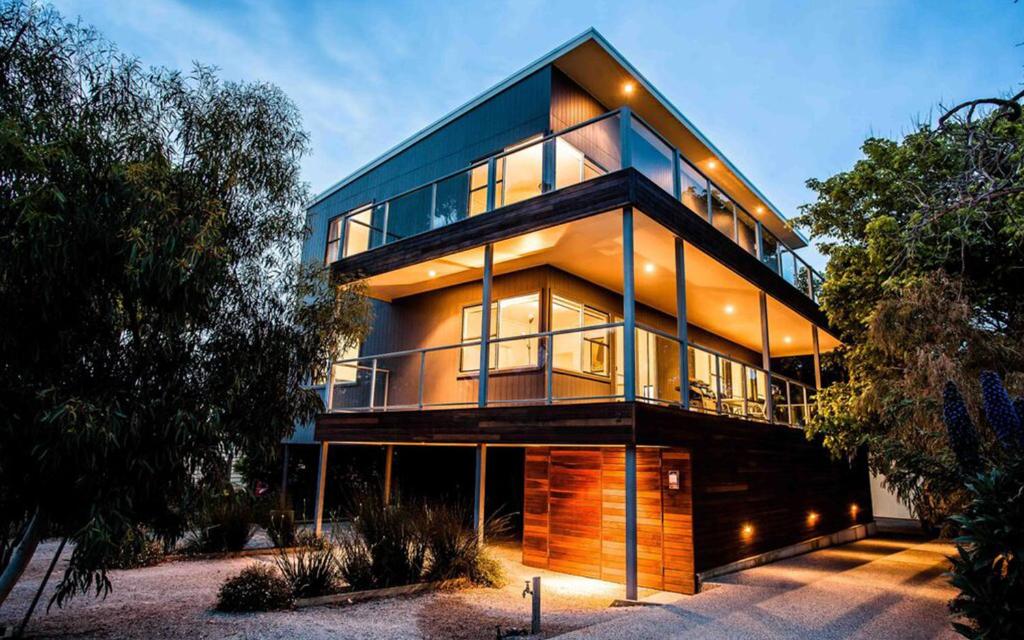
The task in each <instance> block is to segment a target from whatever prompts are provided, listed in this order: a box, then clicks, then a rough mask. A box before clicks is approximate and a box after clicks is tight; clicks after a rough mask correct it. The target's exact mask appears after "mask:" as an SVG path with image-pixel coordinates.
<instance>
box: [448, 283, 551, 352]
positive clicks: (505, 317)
mask: <svg viewBox="0 0 1024 640" xmlns="http://www.w3.org/2000/svg"><path fill="white" fill-rule="evenodd" d="M482 309H483V307H482V306H481V305H474V306H472V307H466V308H465V309H463V310H462V341H463V342H471V341H474V340H479V339H480V322H481V317H480V315H481V311H482ZM539 309H540V294H538V293H531V294H528V295H525V296H516V297H515V298H505V299H504V300H498V301H497V302H492V303H491V331H490V334H491V335H490V338H492V339H494V338H515V337H516V336H528V335H532V334H535V333H537V315H538V310H539ZM488 365H489V368H490V369H492V370H497V369H516V368H520V367H530V366H536V365H537V338H535V337H533V338H523V339H522V340H507V341H503V342H498V343H492V344H491V345H490V354H489V363H488ZM459 369H460V371H478V370H479V369H480V347H479V345H474V346H470V347H462V354H461V363H460V367H459Z"/></svg>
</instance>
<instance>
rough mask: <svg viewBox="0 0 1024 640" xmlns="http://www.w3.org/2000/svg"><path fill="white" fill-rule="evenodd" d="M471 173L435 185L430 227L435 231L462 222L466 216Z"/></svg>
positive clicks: (485, 186)
mask: <svg viewBox="0 0 1024 640" xmlns="http://www.w3.org/2000/svg"><path fill="white" fill-rule="evenodd" d="M486 173H487V167H486V165H484V174H485V175H484V195H483V197H484V198H486V197H487V184H486V183H487V175H486ZM471 175H472V172H471V171H470V172H466V171H463V172H462V173H457V174H455V175H454V176H452V177H450V178H446V179H444V180H442V181H440V182H438V183H437V190H436V192H435V194H434V198H435V202H434V215H433V218H432V219H431V221H430V227H431V228H432V229H437V228H439V227H443V226H445V225H449V224H451V223H453V222H457V221H459V220H462V219H463V218H465V217H466V215H467V214H468V211H469V209H468V205H469V197H470V194H471V191H470V189H469V184H470V176H471Z"/></svg>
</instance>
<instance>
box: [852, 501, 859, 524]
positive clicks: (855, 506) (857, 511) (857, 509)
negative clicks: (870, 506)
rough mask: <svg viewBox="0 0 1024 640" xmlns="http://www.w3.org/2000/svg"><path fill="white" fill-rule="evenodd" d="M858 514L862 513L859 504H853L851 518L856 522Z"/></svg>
mask: <svg viewBox="0 0 1024 640" xmlns="http://www.w3.org/2000/svg"><path fill="white" fill-rule="evenodd" d="M858 513H860V507H858V506H857V503H856V502H854V503H853V504H851V505H850V517H851V518H853V519H854V520H856V519H857V514H858Z"/></svg>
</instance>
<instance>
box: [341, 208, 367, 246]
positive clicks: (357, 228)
mask: <svg viewBox="0 0 1024 640" xmlns="http://www.w3.org/2000/svg"><path fill="white" fill-rule="evenodd" d="M372 222H373V209H372V208H370V207H367V208H365V209H362V210H361V211H357V212H356V213H353V214H351V215H349V216H348V217H347V218H345V254H344V255H345V257H348V256H352V255H355V254H357V253H362V252H363V251H366V250H367V249H369V248H370V232H371V229H372V227H371V223H372Z"/></svg>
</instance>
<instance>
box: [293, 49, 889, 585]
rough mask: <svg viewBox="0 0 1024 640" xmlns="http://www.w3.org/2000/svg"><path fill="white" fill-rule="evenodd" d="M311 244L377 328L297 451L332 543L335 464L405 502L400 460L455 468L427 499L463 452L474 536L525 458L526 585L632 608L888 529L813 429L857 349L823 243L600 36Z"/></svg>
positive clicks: (426, 145) (374, 171)
mask: <svg viewBox="0 0 1024 640" xmlns="http://www.w3.org/2000/svg"><path fill="white" fill-rule="evenodd" d="M685 67H686V62H685V61H680V68H681V69H685ZM687 73H688V74H689V73H690V72H689V71H687ZM691 78H692V82H693V86H692V90H693V91H701V90H702V89H701V86H702V85H706V84H707V83H709V82H712V81H713V77H711V76H709V75H708V74H692V75H691ZM751 117H756V114H751ZM765 153H770V150H765ZM309 224H310V225H311V228H312V234H311V236H310V237H309V239H308V240H307V242H306V244H305V247H304V256H303V257H304V259H305V260H307V261H314V262H321V263H323V264H324V265H326V267H328V268H330V269H331V270H333V272H334V274H336V275H337V276H338V277H352V276H356V277H358V278H359V279H361V280H362V281H364V282H365V283H366V285H367V287H368V291H369V295H370V296H371V297H372V298H373V300H374V309H375V319H374V326H373V330H372V334H371V335H370V337H369V338H368V339H367V340H366V341H365V342H364V343H363V344H361V345H359V348H358V350H352V351H351V352H350V353H347V354H345V356H344V357H343V359H342V360H340V361H336V362H333V363H330V364H329V366H328V374H327V381H326V383H325V384H324V385H323V393H324V398H325V402H326V411H325V412H324V413H323V414H322V415H320V416H319V417H317V419H316V421H315V425H312V426H310V427H308V428H306V429H304V430H302V429H300V430H299V432H297V434H296V436H295V438H296V439H295V440H294V442H301V441H303V440H305V441H306V442H312V443H315V444H317V445H319V446H320V457H319V460H320V464H319V476H318V478H319V479H318V487H317V510H316V523H317V527H318V528H319V526H320V523H321V521H322V519H323V512H324V508H323V502H324V493H325V491H327V490H332V491H338V490H344V488H343V487H342V488H338V487H329V486H326V485H327V477H328V475H327V472H326V467H327V461H328V453H329V451H331V450H335V449H343V448H350V447H364V448H365V447H367V446H372V447H376V448H377V449H376V450H378V451H381V452H383V453H382V458H383V460H382V464H381V468H382V469H383V471H382V473H383V475H384V485H385V492H388V493H390V492H391V491H392V487H391V485H392V466H393V464H392V461H393V459H394V456H395V455H396V451H400V450H403V449H410V450H411V449H412V448H417V447H418V449H416V451H417V455H419V456H420V460H421V463H422V461H423V460H429V459H430V457H431V456H432V455H434V456H437V457H436V460H438V463H437V464H436V465H434V466H433V467H432V468H431V466H430V465H429V464H428V465H426V466H423V465H422V464H421V467H420V470H419V472H418V473H419V474H420V475H429V476H431V478H430V480H431V481H433V482H437V481H438V478H442V479H443V478H444V475H445V474H446V473H449V472H452V470H451V469H449V468H448V467H450V466H452V465H450V464H447V463H445V462H442V461H444V460H448V458H445V457H443V456H442V455H441V453H440V452H441V451H442V450H443V449H445V448H447V447H463V449H462V450H463V451H464V452H466V453H467V454H468V453H469V452H472V454H473V458H470V461H471V462H470V463H469V465H468V468H467V469H464V470H461V471H459V472H458V473H467V474H472V476H471V477H472V478H473V482H472V490H471V491H466V492H465V495H461V496H458V497H457V498H458V499H460V500H464V501H465V504H466V505H467V506H468V505H469V504H472V507H473V513H474V523H475V526H477V527H478V529H480V530H481V533H482V524H481V523H482V522H483V519H484V517H485V515H486V514H487V513H489V511H488V504H489V503H488V500H489V495H488V493H489V490H490V489H489V487H492V486H496V484H495V481H494V480H493V479H492V481H491V482H488V478H487V476H488V456H489V455H491V456H497V455H498V454H499V452H500V454H501V455H502V456H506V457H505V458H503V459H504V460H507V459H508V457H507V456H508V455H513V456H515V457H513V458H512V459H513V460H515V461H516V462H515V463H514V464H511V465H509V464H502V465H501V467H500V473H501V474H502V478H501V483H502V484H503V486H505V485H509V484H512V485H516V486H517V487H519V492H518V494H517V496H518V497H517V500H521V504H517V505H514V506H515V507H516V508H517V510H520V511H521V512H522V522H521V528H520V531H519V534H520V536H521V543H522V559H523V562H524V563H525V564H527V565H530V566H537V567H543V568H547V569H551V570H555V571H561V572H566V573H571V574H577V575H584V576H590V577H594V578H600V579H605V580H614V581H619V582H622V583H624V584H625V585H626V596H627V597H628V598H636V595H637V588H638V586H639V587H650V588H655V589H664V590H670V591H678V592H682V593H693V592H694V591H695V589H697V588H698V584H699V579H700V577H701V576H707V575H710V574H713V573H715V572H720V571H722V570H723V568H728V567H730V566H736V565H735V563H737V562H738V561H741V560H744V561H757V560H758V559H765V558H768V557H772V556H770V555H769V552H777V551H778V550H780V549H783V550H785V549H789V550H790V551H791V552H792V551H794V550H796V549H799V548H800V547H799V546H796V547H795V546H794V545H800V544H801V543H805V544H806V543H807V541H814V542H812V543H810V544H814V545H818V544H827V543H829V542H830V541H835V540H838V539H840V538H839V537H838V536H843V538H842V539H846V538H848V537H850V536H852V535H858V536H859V535H863V533H864V531H865V529H866V527H865V526H864V525H866V524H867V523H870V522H871V519H872V515H871V503H870V497H869V489H868V477H867V471H866V467H865V464H864V461H863V460H856V461H854V462H852V463H851V462H848V461H833V460H831V459H830V457H829V456H828V454H827V453H826V452H825V451H824V450H823V449H822V448H821V446H820V445H819V444H818V443H816V442H813V441H809V440H807V438H806V437H805V434H804V431H803V430H802V429H801V426H802V425H804V424H805V423H806V421H807V420H808V418H809V414H810V412H811V410H812V403H813V400H814V396H815V393H816V391H817V390H818V389H819V388H820V387H821V384H822V383H821V372H820V369H821V368H820V356H821V354H823V353H826V352H828V351H830V350H832V349H834V348H836V347H837V346H838V344H839V343H838V341H837V340H836V338H834V337H833V336H832V335H831V334H830V333H829V328H828V322H827V320H826V318H825V316H824V315H823V313H822V312H821V310H820V309H819V308H818V305H817V303H816V296H817V293H818V290H819V287H820V284H821V277H820V276H819V275H818V274H817V273H816V272H815V271H814V270H813V269H811V268H810V267H809V266H808V265H807V264H806V263H805V262H804V261H803V260H801V259H800V258H799V257H798V256H797V254H796V252H795V250H796V249H799V248H801V247H803V246H805V245H806V241H805V240H804V238H802V237H801V235H800V234H799V233H797V232H796V231H795V230H794V229H793V228H792V227H791V226H790V225H789V224H787V222H786V219H785V217H784V216H783V215H782V214H781V213H780V212H779V211H778V210H777V209H776V208H775V207H774V206H773V205H772V204H771V202H769V200H768V199H767V198H766V197H765V196H764V195H763V194H762V193H761V192H760V191H759V190H758V189H757V188H756V187H755V186H754V185H753V184H751V182H750V181H749V180H748V179H747V178H746V177H745V176H744V175H743V174H742V173H741V172H740V171H739V170H738V169H737V168H736V167H735V166H733V164H732V163H731V162H729V160H728V159H727V158H725V156H723V155H722V154H721V153H720V152H719V151H718V150H717V149H716V148H715V147H714V145H713V144H712V143H711V142H710V141H708V140H707V138H705V137H704V135H702V134H701V132H700V131H698V130H697V128H696V127H695V126H694V125H693V124H691V123H690V122H689V121H688V120H687V119H686V118H685V117H684V116H683V115H682V114H681V113H680V112H679V111H678V110H677V109H676V108H675V107H674V106H673V105H672V104H671V103H670V102H669V101H668V100H667V99H666V98H665V97H664V96H662V95H661V94H660V93H659V92H658V91H657V90H656V89H655V88H654V87H653V86H651V84H650V83H649V82H647V81H646V80H645V79H644V77H643V76H642V75H640V73H638V72H637V71H636V69H634V68H633V66H632V65H630V64H629V63H628V62H627V61H626V60H625V59H624V58H623V57H622V56H621V55H620V54H619V53H618V52H617V51H616V50H615V49H614V48H613V47H612V46H611V45H610V44H609V43H608V42H607V41H605V40H604V38H602V37H601V36H600V34H598V33H597V32H596V31H593V30H590V31H587V32H586V33H584V34H582V35H581V36H579V37H577V38H575V39H573V40H572V41H570V42H568V43H566V44H565V45H563V46H561V47H559V48H557V49H556V50H554V51H552V52H551V53H549V54H547V55H545V56H544V57H542V58H541V59H539V60H537V61H536V62H534V63H533V64H531V65H529V66H527V67H526V68H524V69H523V70H521V71H519V72H518V73H516V74H515V75H513V76H511V77H510V78H508V79H507V80H505V81H503V82H501V83H500V84H498V85H497V86H495V87H493V88H491V89H489V90H488V91H486V92H485V93H483V94H482V95H480V96H479V97H477V98H475V99H473V100H472V101H470V102H469V103H467V104H465V105H463V106H462V107H460V108H458V109H456V110H455V111H454V112H452V113H451V114H449V115H447V116H445V117H444V118H442V119H441V120H439V121H437V122H436V123H434V124H432V125H430V126H429V127H427V128H426V129H424V130H423V131H421V132H419V133H417V134H416V135H414V136H413V137H411V138H409V139H408V140H406V141H405V142H403V143H401V144H400V145H398V146H397V147H395V148H393V149H391V150H390V151H388V152H387V153H385V154H384V155H382V156H380V157H379V158H377V159H376V160H374V161H373V162H371V163H369V164H368V165H366V166H364V167H363V168H361V169H359V170H358V171H356V172H355V173H354V174H352V175H351V176H349V177H347V178H345V179H344V180H342V181H341V182H339V183H337V184H336V185H335V186H333V187H331V188H330V189H328V190H327V191H326V192H325V193H323V194H322V195H320V196H319V197H318V198H317V199H316V201H315V202H314V203H313V204H312V205H311V206H310V208H309ZM422 445H435V446H434V447H425V446H422ZM509 452H512V453H509ZM474 458H475V465H473V463H472V460H473V459H474ZM491 469H492V473H494V469H495V467H494V466H493V465H492V467H491ZM414 481H415V480H414ZM470 493H472V495H469V494H470ZM470 500H472V502H471V503H470Z"/></svg>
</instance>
